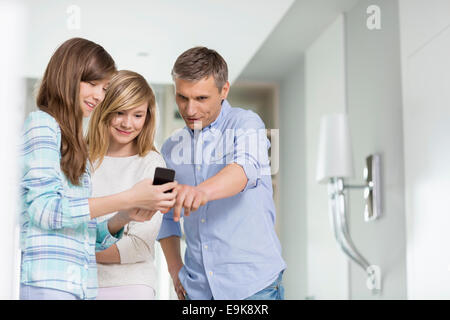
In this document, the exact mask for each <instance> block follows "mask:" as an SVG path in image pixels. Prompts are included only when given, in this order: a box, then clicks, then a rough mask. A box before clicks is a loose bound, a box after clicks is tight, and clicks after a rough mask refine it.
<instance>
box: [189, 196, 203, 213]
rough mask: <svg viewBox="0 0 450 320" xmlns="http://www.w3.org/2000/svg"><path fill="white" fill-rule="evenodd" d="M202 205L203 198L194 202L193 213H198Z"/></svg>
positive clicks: (197, 198)
mask: <svg viewBox="0 0 450 320" xmlns="http://www.w3.org/2000/svg"><path fill="white" fill-rule="evenodd" d="M201 204H202V198H201V197H196V198H195V199H194V201H193V202H192V208H191V211H197V210H198V208H200V205H201Z"/></svg>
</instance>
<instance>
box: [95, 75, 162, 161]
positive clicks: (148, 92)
mask: <svg viewBox="0 0 450 320" xmlns="http://www.w3.org/2000/svg"><path fill="white" fill-rule="evenodd" d="M143 103H147V113H146V115H145V122H144V126H143V128H142V131H141V132H140V134H139V135H138V136H137V137H136V138H135V139H136V146H137V150H138V154H139V156H140V157H143V156H145V155H146V154H147V153H148V152H150V151H151V150H153V151H156V148H155V145H154V139H155V131H156V101H155V94H154V93H153V90H152V88H151V87H150V86H149V85H148V83H147V81H146V80H145V78H144V77H143V76H141V75H140V74H138V73H136V72H133V71H128V70H120V71H119V72H118V73H117V74H116V75H114V77H113V78H112V79H111V82H110V84H109V86H108V90H106V94H105V99H103V102H102V103H100V104H99V105H98V106H97V107H96V108H95V109H94V111H93V113H92V116H91V119H90V121H89V131H88V134H87V143H88V146H89V156H90V160H91V162H92V163H94V162H95V161H97V160H98V163H97V165H96V168H98V167H99V166H100V164H101V163H102V161H103V158H104V157H105V155H106V153H107V151H108V148H109V127H110V125H111V120H112V119H113V118H114V116H115V115H116V114H117V112H120V111H124V110H129V109H133V108H135V107H137V106H140V105H142V104H143Z"/></svg>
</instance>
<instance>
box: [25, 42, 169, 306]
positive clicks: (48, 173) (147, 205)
mask: <svg viewBox="0 0 450 320" xmlns="http://www.w3.org/2000/svg"><path fill="white" fill-rule="evenodd" d="M115 73H116V67H115V63H114V60H113V59H112V58H111V56H110V55H109V54H108V53H107V52H106V51H105V50H104V49H103V47H101V46H100V45H98V44H96V43H94V42H92V41H89V40H86V39H82V38H73V39H70V40H67V41H66V42H64V43H63V44H62V45H61V46H60V47H59V48H58V49H57V50H56V51H55V53H54V54H53V56H52V57H51V59H50V62H49V63H48V66H47V68H46V71H45V73H44V76H43V79H42V82H41V85H40V88H39V92H38V95H37V99H36V102H37V106H38V108H39V111H36V112H32V113H30V115H29V116H28V117H27V119H26V120H25V124H24V127H23V145H22V152H21V157H20V162H21V166H22V178H21V199H22V212H21V215H20V218H21V250H22V261H21V288H20V298H21V299H33V300H38V299H95V298H96V296H97V286H98V282H97V266H96V261H95V247H96V242H98V246H109V245H110V244H112V243H114V242H116V241H117V240H118V238H120V236H121V234H122V233H123V226H124V225H125V224H127V223H128V222H129V221H131V220H137V221H146V220H148V219H150V218H151V216H152V215H153V213H154V212H155V211H157V210H161V211H164V210H169V208H170V207H172V206H173V204H174V201H175V196H176V194H175V193H172V194H170V193H164V191H166V190H170V189H172V188H174V186H175V183H173V184H165V185H162V186H153V185H152V181H151V180H150V179H144V180H142V181H140V182H139V183H137V184H135V185H134V186H132V187H131V188H130V189H128V190H125V191H123V192H120V193H117V194H114V195H111V196H104V197H97V198H93V197H91V174H90V172H91V170H90V168H89V166H90V164H89V162H88V148H87V145H86V142H85V139H84V137H83V128H82V120H83V117H88V116H89V115H90V113H91V112H92V110H94V109H95V108H96V107H97V105H98V104H99V103H101V102H102V101H103V99H104V95H105V90H106V88H107V86H108V84H109V81H110V78H111V77H112V76H113V75H114V74H115ZM115 211H120V213H119V214H117V215H116V216H115V217H114V218H112V219H110V220H107V221H104V222H102V223H97V220H96V218H98V217H100V216H103V215H105V214H108V213H111V212H115Z"/></svg>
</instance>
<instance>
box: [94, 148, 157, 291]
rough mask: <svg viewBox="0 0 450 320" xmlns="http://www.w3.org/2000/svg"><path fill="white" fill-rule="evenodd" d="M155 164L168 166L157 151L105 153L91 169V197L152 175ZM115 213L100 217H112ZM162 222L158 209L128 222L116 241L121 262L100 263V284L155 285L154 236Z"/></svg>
mask: <svg viewBox="0 0 450 320" xmlns="http://www.w3.org/2000/svg"><path fill="white" fill-rule="evenodd" d="M94 167H95V166H94ZM156 167H164V168H165V167H166V164H165V162H164V159H163V157H162V156H161V155H160V154H159V153H157V152H155V151H150V152H149V153H148V154H147V155H146V156H145V157H139V155H135V156H131V157H105V158H104V159H103V162H102V164H101V165H100V167H99V168H98V169H97V170H95V172H93V173H92V197H102V196H107V195H111V194H114V193H118V192H122V191H125V190H127V189H129V188H131V187H132V186H134V185H135V184H136V183H137V182H139V181H141V180H142V179H144V178H151V179H153V177H154V174H155V168H156ZM116 213H117V212H115V213H111V214H108V215H105V216H102V217H99V218H97V220H98V221H99V222H100V221H103V220H106V219H109V218H111V217H112V216H113V215H115V214H116ZM161 222H162V213H161V212H159V211H158V212H157V213H155V215H154V216H153V217H152V219H151V220H150V221H146V222H134V221H132V222H130V223H129V224H127V225H126V226H125V229H124V234H123V237H122V238H121V239H120V240H119V241H118V242H117V243H116V245H117V248H118V250H119V253H120V264H101V263H97V267H98V271H97V272H98V285H99V287H100V288H102V287H114V286H124V285H139V284H141V285H147V286H150V287H152V288H156V267H155V263H154V260H155V240H156V236H157V235H158V232H159V228H160V226H161Z"/></svg>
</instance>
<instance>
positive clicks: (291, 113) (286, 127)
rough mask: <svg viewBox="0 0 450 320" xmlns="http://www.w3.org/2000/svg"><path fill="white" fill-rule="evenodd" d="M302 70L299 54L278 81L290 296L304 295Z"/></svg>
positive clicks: (281, 224) (283, 226) (281, 215)
mask: <svg viewBox="0 0 450 320" xmlns="http://www.w3.org/2000/svg"><path fill="white" fill-rule="evenodd" d="M304 73H305V70H304V60H303V58H302V57H301V59H300V60H299V61H298V62H297V63H296V64H295V65H294V66H292V68H291V72H290V74H288V75H286V77H285V79H284V80H283V81H282V82H281V83H280V108H279V116H280V171H279V186H280V188H279V191H280V192H279V195H280V196H279V200H280V202H279V203H280V211H279V213H278V214H277V221H279V228H280V233H279V235H280V242H281V246H282V248H283V258H284V259H285V261H286V264H287V269H286V271H285V273H284V275H283V284H284V288H285V298H286V299H289V300H291V299H304V298H305V297H306V296H307V267H306V265H307V259H306V244H307V225H306V158H305V150H306V145H305V143H306V139H305V134H306V128H305V94H304V85H305V84H304V77H305V75H304Z"/></svg>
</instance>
